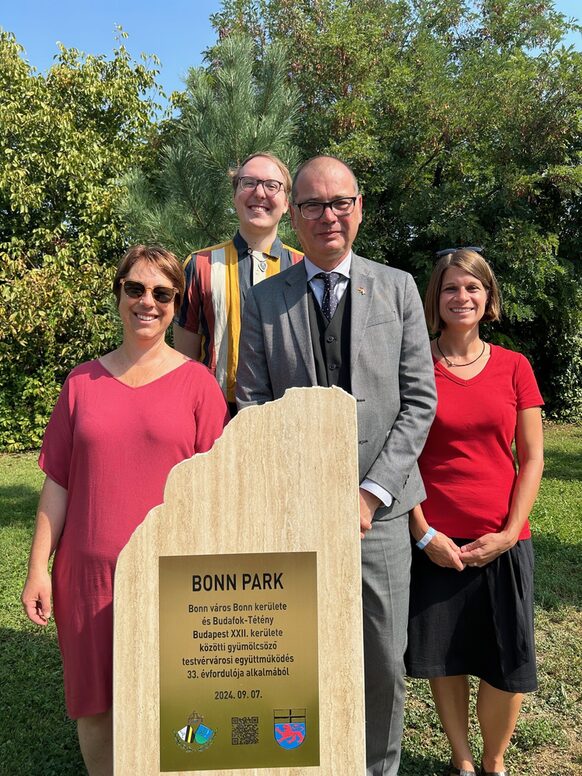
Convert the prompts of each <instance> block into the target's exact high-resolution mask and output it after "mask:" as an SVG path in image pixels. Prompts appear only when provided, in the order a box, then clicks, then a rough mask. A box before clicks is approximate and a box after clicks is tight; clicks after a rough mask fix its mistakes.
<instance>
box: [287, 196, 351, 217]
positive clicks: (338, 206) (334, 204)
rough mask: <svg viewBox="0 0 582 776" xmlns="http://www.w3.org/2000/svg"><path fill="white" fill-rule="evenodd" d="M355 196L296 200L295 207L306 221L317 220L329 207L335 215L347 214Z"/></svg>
mask: <svg viewBox="0 0 582 776" xmlns="http://www.w3.org/2000/svg"><path fill="white" fill-rule="evenodd" d="M356 200H357V197H339V198H338V199H332V200H331V202H298V203H297V204H296V205H295V207H296V208H297V209H298V210H299V212H300V213H301V215H302V216H303V218H305V219H306V220H307V221H317V219H318V218H321V216H322V215H323V214H324V213H325V211H326V209H327V208H329V209H330V210H331V212H332V213H335V215H336V216H349V215H350V213H353V211H354V208H355V206H356Z"/></svg>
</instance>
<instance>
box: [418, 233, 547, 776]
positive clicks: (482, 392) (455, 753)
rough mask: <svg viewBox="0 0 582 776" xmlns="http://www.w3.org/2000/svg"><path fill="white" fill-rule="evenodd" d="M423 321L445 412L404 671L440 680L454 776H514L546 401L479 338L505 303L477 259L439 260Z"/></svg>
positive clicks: (429, 480) (434, 437)
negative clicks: (478, 757)
mask: <svg viewBox="0 0 582 776" xmlns="http://www.w3.org/2000/svg"><path fill="white" fill-rule="evenodd" d="M425 312H426V317H427V322H428V325H429V327H430V328H431V329H432V331H433V332H434V333H437V332H438V337H437V338H436V339H434V340H433V341H432V354H433V359H434V368H435V382H436V387H437V396H438V404H437V412H436V417H435V420H434V422H433V425H432V427H431V430H430V433H429V435H428V438H427V441H426V444H425V447H424V450H423V452H422V455H421V456H420V459H419V462H418V464H419V467H420V472H421V474H422V478H423V481H424V484H425V488H426V501H424V502H423V503H422V504H421V505H419V506H417V507H415V509H414V510H413V511H412V512H411V515H410V530H411V533H412V536H413V539H414V541H415V543H416V547H413V553H412V571H411V590H410V615H409V628H408V651H407V654H406V658H405V660H406V667H407V672H408V674H409V676H414V677H421V678H427V679H429V680H430V686H431V690H432V694H433V697H434V700H435V705H436V708H437V711H438V714H439V717H440V720H441V723H442V725H443V728H444V730H445V733H446V735H447V737H448V739H449V744H450V747H451V764H450V766H449V767H448V769H447V776H475V774H476V773H479V774H481V775H482V776H508V771H507V770H506V768H505V763H504V754H505V751H506V749H507V746H508V745H509V740H510V738H511V735H512V734H513V730H514V728H515V723H516V721H517V717H518V714H519V710H520V707H521V703H522V699H523V693H525V692H531V691H532V690H535V688H536V665H535V651H534V636H533V552H532V547H531V538H530V537H531V534H530V528H529V523H528V517H529V513H530V511H531V508H532V506H533V503H534V501H535V498H536V495H537V492H538V488H539V485H540V479H541V475H542V469H543V439H542V420H541V411H540V406H541V405H542V404H543V400H542V397H541V395H540V392H539V390H538V387H537V384H536V380H535V377H534V375H533V371H532V368H531V366H530V364H529V362H528V361H527V359H526V358H525V357H524V356H522V355H521V354H519V353H515V352H514V351H511V350H507V349H505V348H502V347H499V346H497V345H491V344H489V343H487V342H485V341H484V340H483V339H481V335H480V324H481V322H482V321H496V320H498V319H499V316H500V298H499V290H498V287H497V281H496V279H495V276H494V274H493V272H492V270H491V267H490V266H489V265H488V264H487V262H486V261H485V259H483V257H482V256H480V255H479V253H477V252H476V251H474V250H471V249H458V250H451V251H448V252H446V254H445V255H443V256H442V258H441V259H440V260H439V261H438V263H437V265H436V266H435V268H434V271H433V274H432V277H431V280H430V283H429V286H428V290H427V293H426V300H425ZM514 442H515V446H516V451H517V463H518V466H517V467H516V462H515V460H514V456H513V449H512V446H513V443H514ZM468 675H472V676H476V677H478V679H479V690H478V695H477V717H478V720H479V726H480V729H481V734H482V736H483V755H482V764H481V770H479V768H478V767H477V768H476V767H475V762H474V758H473V754H472V752H471V749H470V746H469V740H468V736H469V733H468V727H469V682H468V678H467V677H468Z"/></svg>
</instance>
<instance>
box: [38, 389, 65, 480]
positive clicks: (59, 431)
mask: <svg viewBox="0 0 582 776" xmlns="http://www.w3.org/2000/svg"><path fill="white" fill-rule="evenodd" d="M72 393H73V387H72V382H71V375H69V376H68V377H67V379H66V380H65V384H64V385H63V388H62V390H61V393H60V394H59V398H58V399H57V403H56V404H55V408H54V410H53V412H52V415H51V417H50V420H49V422H48V426H47V427H46V431H45V433H44V438H43V442H42V447H41V450H40V455H39V458H38V465H39V466H40V468H41V469H42V471H43V472H44V473H45V474H46V475H47V476H48V477H50V478H51V480H54V481H55V482H56V483H57V485H60V486H61V487H62V488H65V490H68V489H69V472H70V468H71V455H72V451H73V411H72V406H73V400H72Z"/></svg>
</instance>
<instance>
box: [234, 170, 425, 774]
mask: <svg viewBox="0 0 582 776" xmlns="http://www.w3.org/2000/svg"><path fill="white" fill-rule="evenodd" d="M292 200H293V201H292V207H291V220H292V223H293V226H294V228H295V231H296V232H297V235H298V237H299V240H300V242H301V244H302V247H303V250H304V251H305V259H304V261H303V262H301V263H299V264H296V265H295V266H293V267H291V268H290V269H288V270H286V271H285V272H282V273H281V274H280V275H277V276H276V277H274V278H272V279H269V280H266V281H265V282H264V283H261V284H260V285H258V286H256V287H254V288H253V289H252V290H251V292H250V295H249V296H248V297H247V300H246V304H245V312H244V319H243V326H242V333H241V347H240V357H239V369H238V373H237V401H238V404H239V407H240V408H242V407H245V406H247V405H250V404H261V403H264V402H267V401H271V400H272V399H278V398H280V397H282V396H283V394H284V393H285V390H286V389H287V388H291V387H304V386H305V387H306V386H314V385H322V386H332V385H338V386H340V387H342V388H344V389H345V390H347V391H348V392H350V393H351V394H352V395H353V396H354V397H355V398H356V401H357V416H358V437H359V471H360V534H361V536H362V584H363V610H364V664H365V692H366V761H367V773H368V776H396V774H397V773H398V767H399V763H400V742H401V738H402V720H403V711H404V709H403V706H404V663H403V656H404V650H405V648H406V630H407V621H408V589H409V577H410V537H409V532H408V511H409V510H410V509H411V508H412V507H413V506H415V505H416V504H418V503H419V502H420V501H422V500H423V498H424V495H425V494H424V489H423V486H422V481H421V479H420V475H419V472H418V468H417V465H416V460H417V458H418V455H419V454H420V452H421V450H422V447H423V444H424V440H425V437H426V435H427V433H428V430H429V427H430V424H431V422H432V419H433V415H434V409H435V404H436V394H435V388H434V376H433V366H432V359H431V354H430V350H429V343H428V336H427V329H426V324H425V321H424V315H423V311H422V305H421V302H420V299H419V296H418V291H417V289H416V285H415V283H414V281H413V279H412V277H411V276H410V275H408V274H406V273H404V272H401V271H399V270H395V269H392V268H390V267H387V266H382V265H380V264H377V263H375V262H371V261H368V260H367V259H363V258H361V257H360V256H356V254H354V253H353V252H352V244H353V242H354V239H355V237H356V235H357V232H358V227H359V225H360V223H361V221H362V197H361V194H359V193H358V184H357V181H356V178H355V176H354V174H353V172H352V171H351V169H350V168H349V167H348V166H347V165H345V164H344V163H343V162H341V161H340V160H339V159H336V158H334V157H327V156H319V157H315V158H314V159H310V160H309V161H308V162H306V163H305V164H303V165H302V166H301V167H300V168H299V170H298V171H297V173H296V174H295V179H294V181H293V189H292Z"/></svg>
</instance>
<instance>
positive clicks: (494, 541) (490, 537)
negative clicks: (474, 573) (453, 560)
mask: <svg viewBox="0 0 582 776" xmlns="http://www.w3.org/2000/svg"><path fill="white" fill-rule="evenodd" d="M514 544H515V542H514V541H512V540H511V539H510V538H509V537H508V536H507V534H505V533H504V532H503V531H501V532H500V533H488V534H484V535H483V536H480V537H479V538H478V539H475V541H474V542H470V543H469V544H465V545H463V546H462V547H461V560H462V561H463V563H465V564H466V565H467V566H478V567H479V568H481V566H486V565H487V564H488V563H491V561H493V560H495V558H498V557H499V556H500V555H502V554H503V553H504V552H507V550H509V549H510V548H511V547H513V545H514Z"/></svg>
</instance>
